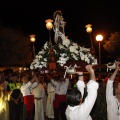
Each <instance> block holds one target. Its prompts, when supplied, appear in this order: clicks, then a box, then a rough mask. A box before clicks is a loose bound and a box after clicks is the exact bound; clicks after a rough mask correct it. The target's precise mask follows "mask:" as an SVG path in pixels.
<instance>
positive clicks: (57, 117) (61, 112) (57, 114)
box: [54, 102, 67, 120]
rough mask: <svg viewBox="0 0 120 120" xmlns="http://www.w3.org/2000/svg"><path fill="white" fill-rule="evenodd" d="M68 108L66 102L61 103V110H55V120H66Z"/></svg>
mask: <svg viewBox="0 0 120 120" xmlns="http://www.w3.org/2000/svg"><path fill="white" fill-rule="evenodd" d="M66 108H67V104H66V102H61V103H60V106H59V108H54V120H60V118H61V120H66V115H65V110H66Z"/></svg>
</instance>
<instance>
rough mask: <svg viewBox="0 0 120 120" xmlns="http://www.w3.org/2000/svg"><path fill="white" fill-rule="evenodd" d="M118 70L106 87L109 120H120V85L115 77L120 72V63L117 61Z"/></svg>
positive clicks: (116, 69)
mask: <svg viewBox="0 0 120 120" xmlns="http://www.w3.org/2000/svg"><path fill="white" fill-rule="evenodd" d="M115 64H116V68H115V71H114V72H113V74H112V75H111V77H110V78H109V79H108V81H107V85H106V102H107V118H108V120H120V83H119V81H115V77H116V75H117V73H118V72H119V70H120V62H119V61H116V63H115Z"/></svg>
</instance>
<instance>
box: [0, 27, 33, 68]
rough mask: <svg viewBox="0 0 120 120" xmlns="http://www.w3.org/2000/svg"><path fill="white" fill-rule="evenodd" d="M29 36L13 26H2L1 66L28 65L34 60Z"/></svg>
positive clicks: (0, 42) (0, 29) (0, 39)
mask: <svg viewBox="0 0 120 120" xmlns="http://www.w3.org/2000/svg"><path fill="white" fill-rule="evenodd" d="M31 51H32V50H31V45H30V40H29V37H28V36H25V35H24V34H23V33H21V32H19V31H18V30H15V29H12V28H5V27H0V56H1V57H0V66H6V67H8V66H9V67H11V66H27V65H29V64H30V63H31V61H32V55H31Z"/></svg>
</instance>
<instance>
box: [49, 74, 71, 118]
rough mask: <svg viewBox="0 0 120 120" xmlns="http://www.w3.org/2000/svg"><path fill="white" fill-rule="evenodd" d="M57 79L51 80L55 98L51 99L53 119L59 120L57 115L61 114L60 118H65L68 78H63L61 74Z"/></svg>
mask: <svg viewBox="0 0 120 120" xmlns="http://www.w3.org/2000/svg"><path fill="white" fill-rule="evenodd" d="M58 79H59V80H53V79H52V80H51V82H52V83H53V85H54V86H55V99H54V101H53V107H54V120H59V116H61V120H66V116H65V110H66V107H67V105H66V93H67V89H68V86H69V79H68V78H64V77H63V76H62V77H59V78H58ZM60 113H61V115H60Z"/></svg>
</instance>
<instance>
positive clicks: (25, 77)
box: [21, 74, 29, 83]
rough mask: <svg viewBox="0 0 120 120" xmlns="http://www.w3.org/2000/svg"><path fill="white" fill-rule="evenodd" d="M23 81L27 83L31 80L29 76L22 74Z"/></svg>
mask: <svg viewBox="0 0 120 120" xmlns="http://www.w3.org/2000/svg"><path fill="white" fill-rule="evenodd" d="M21 81H22V82H23V83H27V82H28V81H29V80H28V76H27V75H25V74H24V75H22V76H21Z"/></svg>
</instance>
